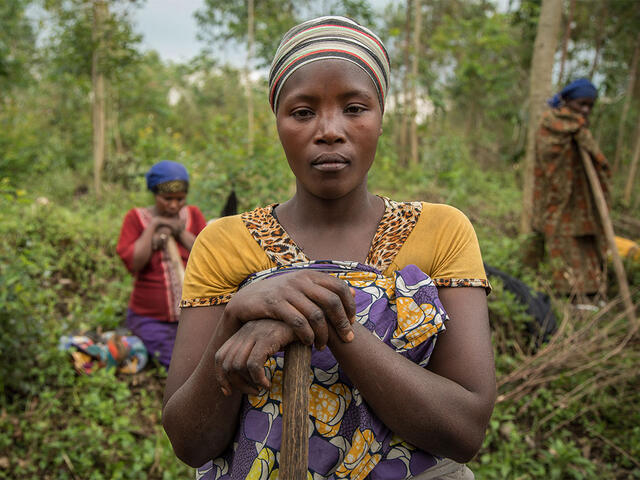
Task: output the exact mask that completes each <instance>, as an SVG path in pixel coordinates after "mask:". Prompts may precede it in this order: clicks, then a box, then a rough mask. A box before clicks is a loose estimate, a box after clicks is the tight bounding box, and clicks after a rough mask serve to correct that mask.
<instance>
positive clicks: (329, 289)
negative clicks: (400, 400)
mask: <svg viewBox="0 0 640 480" xmlns="http://www.w3.org/2000/svg"><path fill="white" fill-rule="evenodd" d="M355 314H356V304H355V300H354V291H353V289H351V288H350V287H349V286H348V285H347V284H346V283H345V282H344V281H343V280H340V279H338V278H336V277H334V276H332V275H329V274H327V273H323V272H314V271H309V270H301V271H299V272H292V273H284V274H280V275H276V276H273V277H271V278H268V279H265V280H260V281H257V282H254V283H252V284H250V285H247V286H246V287H244V288H242V289H240V290H239V291H238V292H236V293H235V294H234V296H233V298H232V299H231V301H229V303H228V304H227V306H226V308H225V311H224V315H223V319H224V321H227V322H234V323H237V324H238V325H241V324H245V323H247V322H250V321H252V320H258V321H261V320H263V319H270V320H279V321H281V322H284V323H285V324H286V325H288V326H289V327H290V328H291V330H292V331H293V333H294V334H295V337H296V338H297V339H299V340H300V341H301V342H302V343H304V344H306V345H311V344H315V346H316V348H318V349H322V348H324V347H325V346H326V344H327V341H328V337H329V327H332V328H334V329H335V331H336V333H337V334H338V336H339V337H340V338H341V339H342V340H343V341H344V342H350V341H351V340H352V339H353V329H352V328H351V325H352V324H353V322H354V321H355Z"/></svg>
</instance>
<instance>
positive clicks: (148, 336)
mask: <svg viewBox="0 0 640 480" xmlns="http://www.w3.org/2000/svg"><path fill="white" fill-rule="evenodd" d="M126 325H127V328H128V329H129V330H131V332H132V333H133V334H134V335H135V336H136V337H138V338H139V339H140V340H142V343H144V346H145V347H147V351H148V352H149V356H150V357H153V358H155V359H156V360H158V362H160V364H162V365H163V366H164V367H165V368H169V363H170V362H171V353H172V352H173V344H174V343H175V341H176V332H177V331H178V322H162V321H160V320H157V319H155V318H151V317H143V316H141V315H136V313H134V311H133V310H131V309H127V323H126Z"/></svg>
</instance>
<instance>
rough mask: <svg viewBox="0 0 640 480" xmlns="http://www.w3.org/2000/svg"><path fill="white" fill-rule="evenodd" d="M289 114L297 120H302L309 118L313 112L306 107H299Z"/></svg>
mask: <svg viewBox="0 0 640 480" xmlns="http://www.w3.org/2000/svg"><path fill="white" fill-rule="evenodd" d="M291 115H292V116H293V117H294V118H297V119H299V120H304V119H307V118H310V117H311V116H312V115H313V112H312V111H311V110H307V109H299V110H295V111H294V112H293V113H292V114H291Z"/></svg>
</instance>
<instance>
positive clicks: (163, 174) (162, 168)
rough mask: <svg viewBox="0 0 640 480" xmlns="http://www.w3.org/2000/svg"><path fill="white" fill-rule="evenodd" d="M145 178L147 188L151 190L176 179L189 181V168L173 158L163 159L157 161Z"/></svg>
mask: <svg viewBox="0 0 640 480" xmlns="http://www.w3.org/2000/svg"><path fill="white" fill-rule="evenodd" d="M145 178H146V179H147V188H148V189H149V190H151V191H153V190H154V188H155V187H156V186H158V185H160V184H161V183H166V182H171V181H175V180H178V181H181V182H186V183H189V174H188V173H187V169H186V168H184V166H183V165H182V164H180V163H178V162H172V161H171V160H162V161H161V162H158V163H156V164H155V165H154V166H153V167H151V169H149V171H148V172H147V173H146V175H145Z"/></svg>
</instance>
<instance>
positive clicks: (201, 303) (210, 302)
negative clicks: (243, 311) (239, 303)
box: [180, 293, 233, 308]
mask: <svg viewBox="0 0 640 480" xmlns="http://www.w3.org/2000/svg"><path fill="white" fill-rule="evenodd" d="M231 297H233V293H227V294H226V295H218V296H215V297H201V298H189V299H183V300H182V301H181V302H180V308H182V307H212V306H214V305H224V304H225V303H229V300H231Z"/></svg>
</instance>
